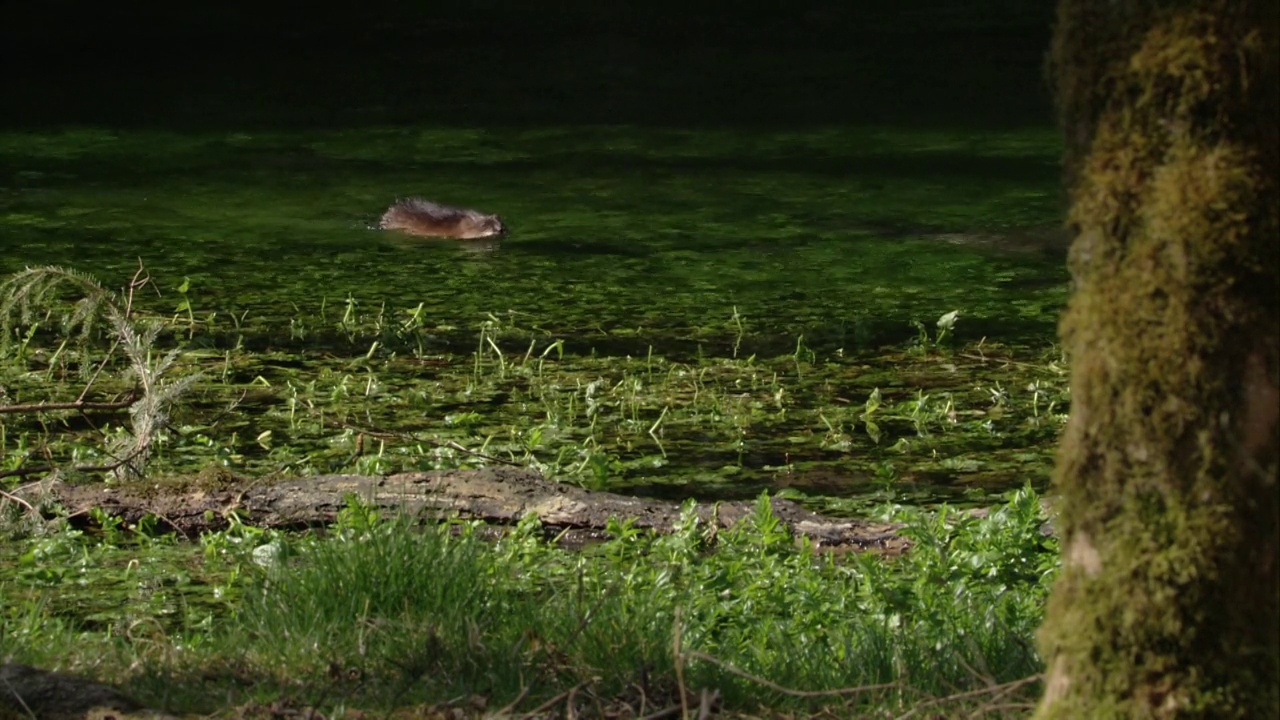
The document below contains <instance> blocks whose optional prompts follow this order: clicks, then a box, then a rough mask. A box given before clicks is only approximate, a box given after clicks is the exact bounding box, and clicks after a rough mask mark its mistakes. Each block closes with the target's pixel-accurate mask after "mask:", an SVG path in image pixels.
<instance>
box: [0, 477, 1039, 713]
mask: <svg viewBox="0 0 1280 720" xmlns="http://www.w3.org/2000/svg"><path fill="white" fill-rule="evenodd" d="M885 512H886V513H888V514H891V515H893V516H895V517H899V518H901V519H904V520H906V521H908V532H909V533H910V534H911V535H912V537H913V538H914V539H915V547H914V549H913V550H912V551H911V552H909V553H907V554H906V555H904V556H902V557H899V558H881V557H876V556H857V557H836V556H833V555H830V554H821V553H815V552H813V551H812V550H811V549H810V548H807V547H805V546H803V545H802V544H797V542H796V541H795V539H794V538H792V537H791V536H790V535H789V534H787V533H785V532H783V531H781V530H780V529H779V527H780V526H779V525H778V523H777V521H776V519H775V518H773V517H772V513H771V511H770V506H769V503H768V502H767V498H766V497H764V496H762V498H761V501H760V502H759V503H758V505H757V509H756V512H755V514H754V515H753V516H752V517H751V518H750V519H749V520H748V521H747V522H744V523H742V524H740V525H738V526H736V527H735V528H733V529H732V530H730V531H721V532H719V533H716V532H714V531H713V530H712V529H711V528H709V527H707V526H705V525H702V524H701V523H699V522H698V521H697V519H696V516H695V515H694V514H693V513H692V505H691V504H690V505H689V506H688V507H686V512H685V513H684V516H683V517H684V520H683V522H682V523H681V525H680V527H679V528H678V530H677V531H676V532H675V533H673V534H670V535H665V536H654V535H650V534H647V533H641V532H638V531H636V530H634V529H633V528H631V527H630V526H629V525H628V524H626V523H618V524H617V525H615V526H614V528H613V530H612V532H611V537H610V538H609V539H608V540H607V541H605V542H602V543H600V544H599V545H596V546H592V547H589V548H586V549H584V550H581V551H573V552H571V551H565V550H561V549H557V548H555V547H554V546H551V545H548V544H547V543H546V542H545V540H544V539H543V537H542V534H541V532H540V529H539V526H538V523H537V521H536V519H535V518H532V517H529V518H526V520H524V521H522V522H521V523H520V525H519V526H517V527H516V528H515V529H514V530H513V532H511V533H509V534H506V535H505V536H503V537H501V538H500V539H498V540H497V541H496V542H494V541H491V540H485V539H482V537H481V536H480V534H479V533H478V532H477V531H478V529H479V528H478V527H477V526H474V525H468V524H443V525H431V526H426V527H421V526H415V525H412V524H408V523H406V521H404V520H383V519H380V518H378V517H377V516H376V515H375V514H374V513H372V511H370V510H368V509H367V508H364V507H362V506H361V505H360V503H358V502H357V501H354V500H352V501H351V502H350V504H349V506H348V508H347V509H346V510H345V511H344V512H343V514H342V516H341V518H340V522H339V524H338V525H337V526H336V527H334V528H333V529H332V530H331V531H329V532H328V533H325V534H322V535H312V536H287V535H280V534H276V533H262V532H260V531H252V530H250V529H246V528H243V527H238V528H232V529H231V530H229V531H226V532H225V533H221V534H219V535H217V536H209V537H207V538H206V539H205V540H204V541H203V543H202V547H203V548H204V549H203V551H201V552H199V553H197V554H195V555H191V554H190V553H188V558H189V559H188V560H187V566H188V567H190V568H192V571H191V573H190V575H191V577H190V578H189V579H188V581H187V582H188V583H191V582H193V581H194V582H214V583H217V584H219V586H220V587H221V588H222V590H221V591H220V592H219V595H220V597H221V598H223V600H222V603H223V607H222V609H212V608H211V607H210V606H208V605H203V606H198V605H196V604H194V603H188V602H182V601H178V602H169V603H168V607H170V608H172V611H173V614H172V615H170V616H169V617H168V619H167V620H164V617H165V616H164V613H160V612H156V610H157V607H159V606H158V605H155V604H156V603H159V605H164V604H165V598H166V597H168V598H169V599H170V600H172V598H173V597H175V596H179V595H180V589H181V588H180V586H179V585H175V584H174V583H172V582H170V583H168V584H166V583H164V582H160V581H159V579H158V578H155V577H152V576H149V575H148V574H147V571H146V566H147V564H148V563H149V562H150V561H149V560H148V559H147V558H148V556H150V555H151V554H152V550H154V546H155V544H156V543H162V544H164V543H169V547H171V548H175V547H177V546H173V545H172V544H171V542H170V541H167V540H165V539H163V538H151V537H146V536H145V535H143V534H140V533H137V532H122V531H120V530H118V529H114V528H111V527H108V526H104V529H103V530H102V531H101V532H100V533H99V534H98V535H97V536H96V537H93V536H89V535H85V534H83V533H78V532H77V531H73V530H70V529H64V530H61V531H58V532H55V533H52V534H49V535H45V536H43V537H39V538H31V539H28V540H26V541H24V542H22V543H21V544H20V545H21V549H20V550H15V551H14V552H19V553H20V554H21V558H22V559H21V560H20V563H19V564H20V566H22V567H26V568H27V570H25V571H23V572H20V573H18V574H17V575H16V576H15V575H6V577H4V579H3V580H0V596H2V597H3V598H4V601H5V607H4V614H3V636H2V637H3V639H4V649H3V650H4V654H5V655H6V656H7V657H10V658H16V659H20V660H24V661H29V662H35V663H41V662H44V663H48V662H50V661H53V662H54V663H55V664H57V665H58V666H60V667H63V668H76V669H81V670H85V671H87V672H90V673H92V674H94V675H97V676H99V677H101V678H103V679H106V680H113V681H118V682H121V683H123V685H124V687H125V689H126V690H128V691H129V692H130V693H132V694H133V695H135V696H136V697H138V698H139V699H141V700H144V701H146V702H148V703H150V704H152V705H154V706H162V707H166V708H169V709H171V710H173V711H177V712H201V713H209V712H222V713H225V712H227V708H228V707H229V706H243V705H244V704H245V703H254V702H270V701H279V700H281V699H287V701H288V702H291V703H294V704H297V705H298V706H300V707H301V706H306V707H312V708H316V709H318V710H319V711H321V712H323V713H326V714H328V713H338V714H341V713H342V712H344V710H343V708H357V707H358V708H364V709H369V710H390V709H392V708H406V707H417V708H429V707H432V706H438V705H439V704H440V703H449V702H451V701H452V702H453V703H454V704H456V705H459V706H462V707H469V708H471V709H472V710H474V711H476V713H477V714H479V709H480V708H483V709H485V711H487V712H493V711H494V710H495V709H497V708H502V707H505V708H506V709H507V711H508V712H511V713H515V714H516V715H518V714H519V713H524V712H528V711H530V710H532V709H534V708H537V707H543V708H544V710H545V709H550V708H555V709H556V711H557V712H564V713H566V714H568V713H572V712H577V713H580V714H583V713H585V714H593V713H595V712H605V711H607V712H622V711H623V709H624V708H625V709H626V712H630V713H632V716H633V717H638V716H643V715H646V714H647V713H652V712H656V711H661V710H672V711H673V712H678V710H679V708H680V707H681V705H682V704H683V705H684V706H685V707H691V708H693V709H694V710H696V709H697V707H698V706H699V704H700V703H704V702H707V703H714V705H715V706H716V707H719V708H723V709H725V710H728V711H731V712H732V713H743V712H761V711H762V710H761V709H762V708H768V709H770V710H769V711H770V712H775V713H812V712H818V711H822V710H826V711H833V710H834V709H836V708H838V709H839V711H838V712H839V713H851V712H852V713H858V714H871V713H901V712H905V711H910V710H911V709H912V708H921V709H922V708H926V707H928V708H934V711H935V712H947V711H948V710H947V709H948V708H950V709H951V710H959V709H964V710H966V711H967V712H968V711H974V710H977V709H981V708H982V707H984V704H987V705H989V707H987V708H986V709H987V710H989V711H991V712H993V713H995V714H1001V713H1003V712H1005V711H1007V712H1011V713H1015V714H1016V713H1017V712H1019V711H1020V709H1021V705H1020V703H1022V702H1024V701H1026V700H1027V698H1029V697H1030V696H1031V695H1030V694H1031V693H1032V692H1034V690H1035V683H1036V678H1035V676H1036V673H1037V672H1038V671H1039V660H1038V658H1037V657H1036V654H1035V652H1034V651H1033V649H1032V645H1031V634H1032V632H1033V630H1034V628H1035V627H1036V625H1037V624H1038V622H1039V618H1040V612H1041V607H1042V601H1043V599H1044V596H1045V593H1046V592H1047V587H1048V582H1049V580H1050V579H1051V578H1052V576H1053V574H1054V573H1055V570H1056V563H1057V560H1056V558H1057V547H1056V541H1054V540H1053V538H1052V537H1051V536H1048V535H1046V534H1045V533H1044V532H1043V524H1044V523H1045V522H1046V518H1045V514H1044V511H1043V509H1042V507H1041V503H1040V501H1039V499H1038V497H1037V496H1036V494H1035V493H1034V492H1033V491H1031V490H1030V489H1029V488H1028V489H1023V490H1020V491H1018V492H1015V493H1013V494H1012V495H1010V497H1009V498H1008V500H1007V502H1006V503H1005V504H1003V505H1002V506H1000V507H999V508H997V509H995V510H994V511H993V512H991V513H989V514H987V515H986V516H985V517H978V516H976V515H973V514H969V513H954V512H951V511H947V510H945V509H943V510H941V511H939V512H937V513H930V512H924V511H916V510H903V509H900V508H893V507H887V508H886V509H885ZM188 547H189V546H188ZM73 559H74V560H73ZM68 566H70V567H71V568H74V572H75V573H76V574H77V575H79V576H81V577H92V576H94V575H95V574H103V575H114V576H116V577H118V578H119V579H120V580H121V582H123V584H124V585H125V586H133V587H137V588H147V589H148V592H147V593H146V594H147V595H149V596H150V598H151V599H150V600H147V601H146V602H151V603H152V604H153V606H152V607H150V608H148V609H147V610H146V611H145V612H141V613H137V614H135V615H133V618H134V619H130V614H131V613H135V612H137V609H138V607H139V606H138V604H139V603H142V602H144V600H143V598H142V597H141V595H135V596H134V599H133V600H130V601H128V602H126V603H124V605H123V606H121V605H116V606H114V607H112V608H103V609H102V610H101V612H100V613H95V614H94V616H93V617H83V616H80V617H77V615H76V612H75V611H73V609H72V607H73V606H75V605H76V601H75V599H73V598H69V597H68V598H64V597H61V595H60V593H59V590H58V588H59V587H60V586H61V584H62V582H61V581H60V579H59V578H56V577H52V576H50V574H49V573H50V572H53V573H55V574H56V573H58V572H65V571H66V570H67V568H68ZM211 609H212V610H213V611H212V612H211ZM148 614H149V615H150V616H151V617H153V618H157V619H158V621H157V620H146V619H144V616H146V615H148ZM73 638H74V639H73ZM55 657H56V659H55ZM459 698H462V699H463V700H459ZM571 708H572V709H571ZM1001 708H1003V710H1001ZM673 709H674V710H673ZM997 710H999V712H996V711H997ZM516 715H513V716H516Z"/></svg>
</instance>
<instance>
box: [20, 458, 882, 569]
mask: <svg viewBox="0 0 1280 720" xmlns="http://www.w3.org/2000/svg"><path fill="white" fill-rule="evenodd" d="M47 491H48V492H49V493H51V494H52V496H53V499H56V500H57V501H58V502H59V503H60V504H62V506H63V507H64V508H66V510H67V511H68V512H69V513H70V514H71V515H72V516H78V515H83V514H87V513H88V511H89V510H91V509H93V508H101V509H103V510H105V511H106V512H108V513H110V514H112V515H114V516H118V517H121V518H122V519H124V520H125V521H126V522H130V523H132V522H137V521H138V520H139V519H141V518H142V517H143V516H145V515H154V516H155V517H156V518H158V519H159V520H160V521H161V522H162V523H163V524H164V525H166V526H168V527H171V528H173V529H174V530H176V531H178V532H180V533H183V534H185V535H188V536H194V535H196V534H198V533H200V532H204V531H212V530H219V529H222V528H225V527H226V526H227V525H228V519H229V517H230V514H231V513H232V512H233V511H234V512H235V513H236V514H237V515H238V516H239V517H240V518H241V520H243V521H244V522H247V523H249V524H252V525H254V526H257V527H267V528H281V529H302V528H307V527H316V526H322V525H325V524H328V523H332V522H333V521H334V520H335V519H336V518H337V515H338V512H339V511H341V510H342V509H343V508H344V507H346V506H347V499H348V497H350V496H352V495H355V496H356V497H358V498H360V499H361V501H363V502H364V503H367V504H368V505H370V506H372V507H374V508H376V509H377V510H378V511H379V512H381V513H383V515H384V516H390V515H397V514H407V515H410V516H412V517H415V518H421V519H443V518H450V517H457V518H464V519H476V520H483V521H485V522H486V523H490V524H493V525H498V526H504V525H512V524H514V523H515V522H517V521H518V520H519V519H520V518H522V517H524V516H526V515H528V514H530V513H534V514H536V515H537V516H538V518H539V519H540V520H541V521H542V523H543V525H544V526H545V527H547V528H548V529H549V531H550V532H551V533H553V534H554V535H557V536H560V538H561V540H562V541H565V542H568V543H570V544H572V543H575V542H576V543H581V542H590V541H592V540H595V539H599V538H603V537H604V531H605V529H606V527H607V526H608V522H609V520H610V518H619V519H628V518H629V519H633V520H634V521H635V527H637V528H643V529H652V530H655V531H658V532H670V531H671V529H672V527H673V526H674V524H675V522H676V520H677V519H678V518H679V515H680V507H679V505H678V504H676V503H673V502H669V501H664V500H654V499H648V498H637V497H631V496H627V495H619V494H615V493H608V492H597V491H591V490H585V489H583V488H579V487H575V486H572V485H563V484H559V483H555V482H551V481H550V480H547V479H546V478H543V477H542V476H541V475H538V474H537V473H534V472H531V471H528V470H523V469H520V468H506V467H495V468H487V469H482V470H454V471H436V472H414V473H403V474H399V475H391V476H388V477H369V476H361V475H319V476H315V477H309V478H303V479H298V480H287V481H283V482H272V483H270V484H267V483H260V484H252V483H244V482H243V481H240V482H235V483H223V484H217V483H214V484H210V483H159V484H157V483H139V484H130V485H111V486H108V485H98V484H94V485H70V484H66V483H54V484H53V485H52V486H50V487H48V488H47ZM32 494H33V493H32ZM24 499H26V500H28V501H32V502H34V501H36V500H37V498H35V497H33V496H31V494H29V495H28V496H27V497H25V498H24ZM772 505H773V512H774V514H775V515H776V516H777V517H778V518H779V519H780V520H781V521H782V522H783V523H784V524H785V525H786V526H787V527H788V528H790V529H791V531H792V533H793V534H795V535H796V536H798V537H799V536H803V537H807V538H809V539H810V540H811V541H812V543H813V545H814V546H815V547H818V548H823V549H830V550H870V551H879V552H887V553H897V552H901V551H902V550H904V549H906V547H907V545H908V542H907V541H906V540H905V539H904V538H902V537H900V536H899V535H898V534H897V533H896V530H897V529H898V526H897V525H895V524H893V523H872V522H864V521H859V520H846V519H841V518H834V517H829V516H824V515H819V514H817V513H814V512H811V511H809V510H806V509H804V508H803V507H801V506H800V505H799V504H797V503H795V502H792V501H790V500H784V499H781V498H774V499H773V500H772ZM753 506H754V502H748V501H732V502H721V503H718V504H714V505H713V504H702V505H699V506H698V508H697V511H698V515H699V517H700V518H701V519H702V521H703V522H708V523H709V522H715V523H716V524H717V525H718V526H720V527H729V526H731V525H733V524H734V523H736V522H737V521H739V520H741V519H742V518H743V517H745V516H746V515H748V514H750V513H751V512H752V508H753Z"/></svg>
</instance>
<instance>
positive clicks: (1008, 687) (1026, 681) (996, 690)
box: [894, 673, 1044, 720]
mask: <svg viewBox="0 0 1280 720" xmlns="http://www.w3.org/2000/svg"><path fill="white" fill-rule="evenodd" d="M1043 678H1044V676H1043V675H1041V674H1040V673H1036V674H1035V675H1029V676H1027V677H1024V678H1022V679H1021V680H1013V681H1011V682H1007V683H1004V684H1003V685H994V686H991V687H984V688H978V689H977V690H969V691H968V692H962V693H956V694H954V695H948V696H946V697H941V698H934V699H932V700H926V701H924V702H922V703H920V704H918V705H916V706H915V707H913V708H911V709H910V710H908V711H907V712H905V713H903V714H902V715H899V716H898V717H896V718H894V720H907V718H909V717H911V716H912V715H915V714H916V713H917V712H919V711H921V710H924V709H926V708H931V707H936V706H938V705H943V704H945V703H950V702H955V701H957V700H964V699H966V698H972V697H980V696H982V695H996V696H997V697H1003V696H1004V695H1007V694H1009V693H1010V692H1013V691H1014V690H1017V689H1018V688H1020V687H1023V686H1025V685H1030V684H1032V683H1035V682H1039V681H1040V680H1042V679H1043Z"/></svg>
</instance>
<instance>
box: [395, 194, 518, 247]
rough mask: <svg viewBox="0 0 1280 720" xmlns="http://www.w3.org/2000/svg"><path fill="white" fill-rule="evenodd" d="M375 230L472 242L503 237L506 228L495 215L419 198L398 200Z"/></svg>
mask: <svg viewBox="0 0 1280 720" xmlns="http://www.w3.org/2000/svg"><path fill="white" fill-rule="evenodd" d="M378 227H380V228H382V229H383V230H400V231H401V232H406V233H409V234H410V235H422V236H424V237H448V238H460V239H463V240H471V239H475V238H487V237H493V236H495V235H506V234H507V227H506V226H505V225H503V224H502V219H501V218H499V217H498V216H497V215H485V214H484V213H479V212H476V211H475V210H466V209H464V208H456V207H450V206H448V205H441V204H440V203H433V202H431V201H430V200H422V199H420V198H405V199H404V200H397V201H395V203H394V204H392V205H391V207H389V208H387V211H386V212H385V213H383V214H382V220H380V221H379V222H378Z"/></svg>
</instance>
